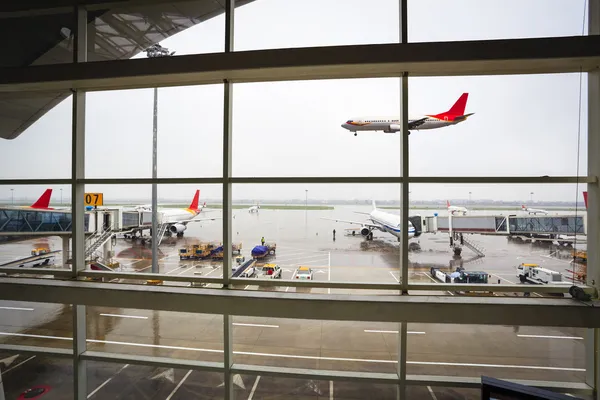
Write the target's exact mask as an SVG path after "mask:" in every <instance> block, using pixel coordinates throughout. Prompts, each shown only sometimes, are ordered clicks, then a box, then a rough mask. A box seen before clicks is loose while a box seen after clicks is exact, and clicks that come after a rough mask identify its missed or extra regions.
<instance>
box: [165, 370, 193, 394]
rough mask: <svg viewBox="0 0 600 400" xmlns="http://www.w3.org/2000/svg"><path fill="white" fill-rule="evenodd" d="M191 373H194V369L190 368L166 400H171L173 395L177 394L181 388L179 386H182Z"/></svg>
mask: <svg viewBox="0 0 600 400" xmlns="http://www.w3.org/2000/svg"><path fill="white" fill-rule="evenodd" d="M191 373H192V370H191V369H190V370H189V371H188V373H187V374H185V376H184V377H183V379H182V380H180V381H179V383H178V384H177V386H175V389H173V391H172V392H171V394H170V395H169V396H168V397H167V398H166V399H165V400H171V397H173V395H174V394H175V392H177V391H178V390H179V388H180V387H181V385H183V382H185V380H186V379H187V378H188V376H190V374H191Z"/></svg>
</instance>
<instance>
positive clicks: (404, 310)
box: [0, 0, 600, 399]
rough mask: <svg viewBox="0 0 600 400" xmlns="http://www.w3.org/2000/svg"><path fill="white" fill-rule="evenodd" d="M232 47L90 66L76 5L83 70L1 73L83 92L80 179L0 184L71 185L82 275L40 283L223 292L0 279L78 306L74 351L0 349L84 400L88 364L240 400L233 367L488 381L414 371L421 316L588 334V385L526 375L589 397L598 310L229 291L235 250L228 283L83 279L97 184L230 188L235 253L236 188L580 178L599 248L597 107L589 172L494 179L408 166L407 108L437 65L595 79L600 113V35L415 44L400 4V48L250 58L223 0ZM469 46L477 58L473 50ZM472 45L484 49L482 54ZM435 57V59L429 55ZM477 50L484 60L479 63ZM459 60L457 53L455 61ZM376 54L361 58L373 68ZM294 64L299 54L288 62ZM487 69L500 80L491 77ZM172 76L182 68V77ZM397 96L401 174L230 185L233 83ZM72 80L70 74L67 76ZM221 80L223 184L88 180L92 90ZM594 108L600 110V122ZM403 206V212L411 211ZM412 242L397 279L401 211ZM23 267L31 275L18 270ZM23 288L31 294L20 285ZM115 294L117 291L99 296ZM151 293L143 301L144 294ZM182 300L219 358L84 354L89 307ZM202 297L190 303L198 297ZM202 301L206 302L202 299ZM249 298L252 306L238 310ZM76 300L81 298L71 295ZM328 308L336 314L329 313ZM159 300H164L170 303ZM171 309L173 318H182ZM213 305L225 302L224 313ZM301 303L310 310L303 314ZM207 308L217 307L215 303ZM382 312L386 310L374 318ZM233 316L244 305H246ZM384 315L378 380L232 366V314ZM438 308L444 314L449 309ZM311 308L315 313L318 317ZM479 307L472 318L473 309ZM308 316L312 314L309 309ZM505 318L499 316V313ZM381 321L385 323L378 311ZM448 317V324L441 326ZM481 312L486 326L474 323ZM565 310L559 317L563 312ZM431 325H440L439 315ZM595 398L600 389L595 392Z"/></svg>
mask: <svg viewBox="0 0 600 400" xmlns="http://www.w3.org/2000/svg"><path fill="white" fill-rule="evenodd" d="M588 7H589V8H588V9H589V14H588V15H589V21H590V24H589V33H590V34H591V35H598V33H600V0H590V1H589V6H588ZM225 8H226V10H225V18H226V24H225V52H224V53H222V54H213V55H192V56H184V57H175V58H164V59H157V60H152V61H148V60H146V59H140V60H130V61H128V62H129V63H130V64H131V65H132V66H134V65H135V66H136V67H135V68H131V69H129V70H128V71H125V70H121V69H120V63H121V62H119V65H117V64H116V63H115V62H98V63H89V64H88V63H85V61H86V60H85V57H86V54H87V52H86V51H85V48H86V44H87V38H86V29H85V25H86V24H85V22H86V21H85V20H86V11H85V9H84V8H82V7H79V8H75V15H76V16H77V19H78V21H77V30H76V33H75V44H76V47H75V51H74V63H73V64H71V65H61V66H52V65H49V66H39V67H32V68H24V69H20V70H11V71H3V72H2V74H0V91H2V92H9V91H17V90H19V91H21V90H25V91H27V90H58V89H65V90H72V91H73V116H72V118H73V132H72V138H73V143H72V174H71V178H70V179H66V178H65V179H2V180H0V185H51V184H70V185H71V188H72V202H73V204H72V207H73V210H72V212H73V267H72V270H48V269H42V268H39V269H35V268H34V269H28V272H29V273H30V274H31V275H32V276H34V277H35V276H41V275H53V276H54V277H55V278H57V277H58V278H71V279H77V278H92V279H97V278H111V279H112V278H115V277H127V278H134V279H156V278H157V277H159V279H161V280H165V281H167V280H168V281H176V282H190V283H191V282H197V283H216V284H222V285H223V289H192V288H174V287H168V286H163V287H154V288H152V290H148V287H135V286H132V285H111V286H107V285H106V284H101V283H90V282H78V281H56V280H54V281H48V280H40V279H36V280H32V279H24V278H20V279H15V278H6V279H3V280H0V289H2V290H0V297H1V298H2V299H13V300H18V301H39V302H58V303H71V304H73V347H72V349H52V348H41V347H32V346H14V345H1V346H0V349H3V350H8V351H16V352H20V353H30V354H41V355H46V356H53V357H70V358H72V360H73V365H74V371H75V373H74V382H73V385H74V386H73V388H74V395H75V397H76V398H78V399H84V398H86V397H87V387H86V385H87V379H86V362H88V361H104V362H127V363H132V364H140V365H155V366H169V367H172V368H185V369H194V370H200V371H215V372H221V373H223V374H224V377H225V378H224V381H225V398H226V399H231V398H233V382H232V376H233V374H235V373H246V374H261V375H262V374H264V375H269V376H281V377H293V378H299V379H322V380H335V381H344V380H351V381H366V382H371V383H388V384H391V385H396V387H397V389H398V390H397V397H398V398H400V399H403V398H405V397H406V387H407V386H408V385H435V386H454V387H478V386H479V383H478V379H477V378H476V377H438V376H422V375H407V374H406V351H407V341H406V336H407V324H408V322H423V321H427V318H431V315H435V316H436V318H435V323H463V324H464V323H477V324H506V323H511V324H515V325H527V324H531V323H535V325H537V326H557V325H558V326H582V327H587V328H589V330H588V335H587V336H588V337H587V338H586V348H587V352H586V353H587V355H588V357H587V361H586V368H587V376H586V383H575V384H573V383H568V382H540V381H519V382H520V383H523V382H526V384H531V385H534V386H539V387H545V388H551V389H553V390H562V389H568V390H569V391H573V392H578V391H580V392H589V391H592V389H596V388H597V387H598V382H599V381H600V361H599V357H597V356H596V353H597V350H598V348H599V347H600V343H599V342H600V339H599V337H600V334H599V331H600V325H598V320H599V318H598V316H597V315H596V314H597V312H596V309H597V308H589V307H585V306H582V305H579V304H572V303H571V302H568V301H562V302H561V301H560V300H552V299H533V298H530V299H519V298H516V299H510V298H508V299H507V298H448V297H443V296H427V295H424V296H397V295H396V296H360V295H350V296H348V295H346V296H344V297H343V298H339V297H336V296H335V295H299V294H295V293H268V292H267V293H260V292H244V291H239V290H231V285H233V284H238V283H239V284H246V283H248V280H246V279H241V278H231V268H229V267H227V265H230V263H231V254H230V253H229V252H227V251H226V252H224V254H228V253H229V255H228V256H226V257H225V260H224V265H225V266H226V267H225V269H224V270H225V271H227V273H226V274H225V275H224V277H223V278H222V279H220V278H195V277H193V278H184V277H176V276H173V277H171V276H169V277H168V278H167V277H166V276H165V275H162V274H124V273H106V272H97V271H82V270H80V269H78V268H80V267H81V266H83V265H84V262H83V261H84V260H83V239H84V233H83V214H84V207H83V193H84V189H85V185H89V184H114V185H118V184H152V185H156V184H221V185H223V215H224V219H223V233H224V240H223V242H224V246H225V248H230V247H231V242H232V239H231V209H232V198H231V191H232V185H233V184H281V183H287V184H300V183H309V184H332V183H338V184H351V183H372V184H400V187H401V205H403V204H407V202H408V191H409V185H410V184H411V183H446V184H452V183H456V184H463V183H481V184H490V183H491V184H565V183H569V184H573V183H587V184H588V185H589V189H588V192H589V193H590V197H589V204H590V210H591V211H590V216H589V217H588V218H589V219H590V221H593V222H595V223H593V224H591V225H592V226H594V228H592V229H591V231H590V235H589V241H591V242H592V243H597V244H600V211H598V207H595V206H596V205H597V204H598V202H599V201H600V189H599V188H598V178H597V177H598V175H600V159H598V158H597V157H596V155H597V153H598V151H600V150H599V149H600V116H599V115H598V113H590V116H589V121H588V122H589V124H588V136H589V139H590V140H589V143H590V144H589V146H588V152H589V154H590V157H588V170H589V174H588V176H555V177H548V176H541V177H537V176H529V177H527V176H525V177H523V176H521V177H510V176H496V177H477V176H462V177H446V176H432V177H416V176H410V174H409V171H408V156H409V154H408V135H407V134H406V131H407V127H408V124H407V101H408V88H407V84H408V76H409V75H408V74H409V73H410V76H437V75H439V69H440V68H443V69H444V70H445V75H481V74H493V75H498V74H511V73H512V74H514V73H537V74H539V73H560V72H579V71H585V72H589V75H590V80H589V82H588V92H589V93H590V94H591V95H590V96H589V99H588V101H589V105H590V109H594V108H598V107H600V72H598V70H597V69H596V68H597V65H598V64H599V63H600V55H599V54H598V52H597V50H596V49H597V48H600V46H599V44H600V36H586V37H568V38H542V39H517V40H512V39H509V40H492V41H469V42H446V43H408V38H407V34H408V30H407V0H400V1H399V21H400V24H399V26H400V35H399V38H400V39H399V43H398V44H392V45H364V46H331V47H323V48H303V49H276V50H260V51H249V52H235V51H234V47H233V32H234V13H235V8H234V1H233V0H226V5H225ZM469 49H471V50H469ZM473 49H475V50H473ZM432 50H433V51H432ZM469 54H478V55H479V56H480V57H479V58H484V59H486V61H481V60H480V59H477V58H478V57H472V58H469V56H468V55H469ZM457 55H458V56H457ZM365 59H369V60H371V62H370V63H368V64H367V63H365V62H364V60H365ZM290 60H294V61H293V62H291V63H290ZM490 71H491V72H490ZM174 72H176V73H177V74H174ZM399 76H400V94H401V110H400V111H401V114H400V115H401V119H402V127H403V130H402V132H403V135H402V141H401V147H400V149H399V151H400V155H401V157H402V158H401V159H402V162H401V170H400V171H399V172H400V173H399V176H389V177H241V176H238V177H234V176H232V169H231V162H232V147H231V144H232V127H231V126H232V125H231V123H232V96H233V93H232V91H233V83H234V82H236V83H239V82H259V81H260V82H266V81H282V80H299V79H340V78H357V77H399ZM65 77H69V78H73V79H65ZM210 83H223V84H224V106H223V107H224V126H223V175H222V176H221V177H194V178H176V177H174V178H107V179H97V178H86V177H85V171H84V161H85V160H84V157H85V155H84V153H85V152H84V151H83V150H84V149H85V147H84V140H85V94H86V91H92V90H107V89H122V88H137V87H139V88H142V87H160V86H177V85H190V84H210ZM593 114H595V115H593ZM404 208H405V207H401V209H402V210H403V209H404ZM401 224H402V228H403V232H404V234H403V235H402V240H401V244H402V246H401V249H402V250H401V255H400V257H401V258H400V273H401V276H402V277H406V276H407V272H408V264H407V259H408V253H407V249H406V244H407V242H408V233H407V231H408V230H407V227H408V213H407V212H401ZM597 248H598V246H594V247H592V248H590V254H589V256H590V262H589V264H588V265H589V266H590V272H591V273H589V274H588V276H589V281H588V284H589V286H588V287H586V288H585V290H586V291H587V292H590V293H594V294H595V292H596V289H597V288H598V286H599V285H600V267H599V265H598V264H599V262H598V260H599V259H600V252H598V250H597ZM15 270H16V269H12V268H2V269H0V272H2V273H6V274H9V275H11V274H13V273H16V271H15ZM19 272H22V270H21V271H19ZM252 282H255V283H260V284H261V285H267V286H268V285H274V284H276V283H277V282H272V281H267V280H264V281H263V280H252ZM286 285H288V286H293V287H304V286H309V287H324V288H325V287H326V288H333V289H335V288H344V289H359V290H360V289H366V290H372V289H377V290H392V291H399V292H400V293H401V294H408V292H409V291H416V292H419V291H423V290H440V289H442V290H459V289H462V290H465V289H466V290H478V289H481V286H480V285H468V287H466V286H464V285H448V284H435V285H432V284H411V283H409V282H408V281H407V280H406V279H402V280H401V282H399V283H398V284H368V283H354V282H327V283H321V282H300V281H292V282H289V283H288V282H286ZM24 288H27V290H23V289H24ZM525 289H527V288H523V287H522V286H520V285H494V290H495V291H511V292H520V291H525ZM107 290H109V291H110V293H111V296H102V295H100V294H101V293H105V292H106V291H107ZM566 290H568V288H565V287H561V286H550V285H548V286H540V287H539V288H538V287H536V291H539V292H550V291H561V292H562V291H566ZM141 291H143V296H140V293H142V292H141ZM165 296H168V298H169V299H174V298H175V299H178V300H176V301H175V302H174V303H175V304H176V305H177V307H176V308H177V311H189V312H202V313H206V312H209V311H210V310H212V312H214V311H215V310H217V311H218V312H219V313H220V314H221V315H223V324H224V329H223V344H224V350H223V351H224V361H223V363H208V362H199V361H189V360H178V359H171V358H161V357H143V356H128V355H118V354H111V353H99V352H92V351H87V349H86V319H85V308H86V306H87V305H103V304H106V303H107V302H113V303H111V304H113V305H118V306H120V307H127V308H148V307H151V309H154V310H158V309H161V307H164V306H165V304H166V303H165V301H164V299H165V298H167V297H165ZM192 296H194V301H190V299H191V297H192ZM198 296H200V298H202V299H204V300H205V301H198ZM240 298H245V299H246V301H245V302H244V304H246V305H245V306H244V309H240V308H239V306H236V303H235V302H237V303H239V299H240ZM73 299H77V301H73ZM247 302H250V303H255V304H269V305H270V306H269V307H260V306H257V307H248V306H247V304H248V303H247ZM282 302H283V303H285V304H289V302H294V303H295V304H297V305H299V306H298V307H294V308H291V309H290V308H289V307H285V306H283V305H281V306H279V305H278V304H280V303H281V304H283V303H282ZM322 302H327V304H328V307H322V306H321V304H322ZM161 304H162V305H161ZM172 304H173V303H171V302H169V310H173V308H172ZM215 304H218V306H216V305H215ZM301 305H302V306H301ZM207 307H211V308H207ZM375 307H376V310H377V312H374V310H375ZM511 308H512V309H515V310H517V309H518V312H514V313H498V312H497V310H499V309H501V310H508V309H511ZM236 310H237V311H236ZM382 310H385V312H383V315H385V316H386V318H387V320H388V321H393V322H397V323H398V324H399V331H400V335H399V349H398V360H399V363H398V369H397V373H396V374H375V373H359V372H347V371H323V370H307V369H295V368H274V367H268V366H267V367H265V366H258V365H240V364H234V363H233V361H234V359H233V333H232V320H233V316H234V315H250V316H251V315H256V316H259V315H260V316H270V317H281V318H306V319H315V318H316V319H329V320H332V319H337V320H339V319H343V320H352V319H354V320H362V321H369V320H375V319H377V320H380V319H382V317H381V316H382ZM441 310H445V311H444V312H441ZM309 311H310V312H309ZM469 311H470V312H469ZM303 313H304V314H303ZM501 314H502V315H501ZM375 315H377V317H375ZM440 315H445V317H443V318H440ZM474 315H476V316H478V317H479V318H478V319H473V316H474ZM557 315H558V316H559V317H557ZM430 323H433V320H432V321H430ZM596 398H600V395H598V394H597V393H596Z"/></svg>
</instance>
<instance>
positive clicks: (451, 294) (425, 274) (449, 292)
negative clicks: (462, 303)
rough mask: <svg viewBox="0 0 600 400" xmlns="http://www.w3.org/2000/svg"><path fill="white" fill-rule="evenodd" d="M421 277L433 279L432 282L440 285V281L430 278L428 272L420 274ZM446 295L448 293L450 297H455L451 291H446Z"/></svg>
mask: <svg viewBox="0 0 600 400" xmlns="http://www.w3.org/2000/svg"><path fill="white" fill-rule="evenodd" d="M420 274H421V275H423V276H426V277H428V278H429V279H431V280H432V281H434V282H435V283H439V282H438V281H436V280H435V279H433V278H432V277H430V276H429V275H428V274H427V272H420ZM446 293H448V294H449V295H450V296H454V293H452V292H451V291H449V290H446Z"/></svg>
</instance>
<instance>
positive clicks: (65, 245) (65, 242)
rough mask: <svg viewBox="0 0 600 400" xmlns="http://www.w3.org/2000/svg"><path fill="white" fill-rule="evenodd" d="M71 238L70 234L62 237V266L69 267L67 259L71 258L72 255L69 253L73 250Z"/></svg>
mask: <svg viewBox="0 0 600 400" xmlns="http://www.w3.org/2000/svg"><path fill="white" fill-rule="evenodd" d="M70 240H71V237H70V236H63V237H62V267H63V268H68V264H67V261H68V260H69V258H71V256H70V255H69V253H70V252H71V248H70V244H71V243H70Z"/></svg>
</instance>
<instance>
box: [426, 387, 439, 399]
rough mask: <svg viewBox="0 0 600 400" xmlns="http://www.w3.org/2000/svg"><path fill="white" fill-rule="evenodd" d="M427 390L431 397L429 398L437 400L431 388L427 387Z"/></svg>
mask: <svg viewBox="0 0 600 400" xmlns="http://www.w3.org/2000/svg"><path fill="white" fill-rule="evenodd" d="M427 390H429V394H430V395H431V398H432V399H433V400H438V399H437V396H436V395H435V393H433V389H431V386H427Z"/></svg>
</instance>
